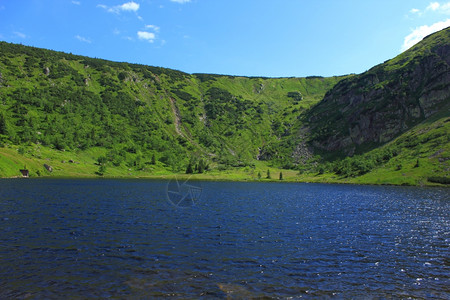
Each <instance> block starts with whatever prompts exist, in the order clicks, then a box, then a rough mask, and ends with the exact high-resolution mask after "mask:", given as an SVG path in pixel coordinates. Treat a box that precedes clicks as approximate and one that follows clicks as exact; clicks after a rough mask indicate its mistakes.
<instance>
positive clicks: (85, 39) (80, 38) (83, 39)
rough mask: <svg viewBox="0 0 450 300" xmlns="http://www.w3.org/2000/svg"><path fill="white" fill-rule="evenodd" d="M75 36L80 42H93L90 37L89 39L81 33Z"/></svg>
mask: <svg viewBox="0 0 450 300" xmlns="http://www.w3.org/2000/svg"><path fill="white" fill-rule="evenodd" d="M75 38H76V39H77V40H79V41H80V42H83V43H88V44H90V43H91V40H89V39H87V38H85V37H83V36H80V35H78V34H77V35H76V36H75Z"/></svg>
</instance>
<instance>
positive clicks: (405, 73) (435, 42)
mask: <svg viewBox="0 0 450 300" xmlns="http://www.w3.org/2000/svg"><path fill="white" fill-rule="evenodd" d="M0 53H1V56H0V176H1V177H14V176H19V175H20V172H19V170H20V169H28V170H29V172H30V176H35V177H36V176H66V177H77V176H83V177H90V176H92V177H93V176H96V177H97V176H108V177H154V178H161V177H165V176H173V175H175V174H185V173H189V176H191V175H190V174H191V173H192V174H194V178H199V179H229V180H271V179H268V178H266V177H269V176H265V175H266V174H270V172H272V174H273V178H276V179H277V180H278V179H279V178H283V180H286V181H313V182H348V183H371V184H399V185H400V184H406V185H440V184H448V182H449V163H448V159H449V157H450V154H449V138H450V134H449V133H450V130H449V126H450V125H449V122H448V121H449V120H450V118H449V117H450V116H449V108H450V107H449V102H450V101H449V100H450V29H445V30H443V31H440V32H438V33H435V34H433V35H431V36H429V37H427V38H425V39H424V40H423V41H422V42H420V43H419V44H417V45H416V46H414V47H413V48H411V49H409V50H407V51H406V52H404V53H402V54H401V55H399V56H397V57H396V58H394V59H392V60H389V61H387V62H385V63H383V64H381V65H378V66H375V67H374V68H372V69H370V70H369V71H367V72H365V73H363V74H360V75H348V76H339V77H306V78H263V77H238V76H226V75H214V74H187V73H183V72H180V71H176V70H171V69H166V68H160V67H151V66H145V65H137V64H130V63H118V62H111V61H106V60H101V59H93V58H89V57H84V56H77V55H72V54H66V53H61V52H55V51H50V50H45V49H39V48H34V47H28V46H22V45H16V44H9V43H6V42H0ZM280 172H282V174H283V175H282V176H281V174H280V176H278V173H280ZM261 174H264V176H262V175H261Z"/></svg>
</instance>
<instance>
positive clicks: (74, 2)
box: [72, 1, 81, 5]
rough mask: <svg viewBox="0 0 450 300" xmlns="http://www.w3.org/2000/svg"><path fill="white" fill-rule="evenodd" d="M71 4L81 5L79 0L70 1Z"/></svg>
mask: <svg viewBox="0 0 450 300" xmlns="http://www.w3.org/2000/svg"><path fill="white" fill-rule="evenodd" d="M72 4H75V5H81V2H80V1H72Z"/></svg>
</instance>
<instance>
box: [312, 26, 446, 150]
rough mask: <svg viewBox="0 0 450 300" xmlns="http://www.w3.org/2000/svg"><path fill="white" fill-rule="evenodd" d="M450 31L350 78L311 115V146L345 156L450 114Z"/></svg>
mask: <svg viewBox="0 0 450 300" xmlns="http://www.w3.org/2000/svg"><path fill="white" fill-rule="evenodd" d="M449 100H450V28H447V29H445V30H443V31H441V32H439V33H436V34H433V35H431V36H428V37H426V38H425V39H424V40H423V41H422V42H421V43H419V44H417V45H416V46H414V47H413V48H411V49H409V50H407V51H406V52H404V53H402V54H401V55H399V56H397V57H396V58H394V59H392V60H389V61H387V62H385V63H383V64H381V65H378V66H375V67H373V68H372V69H370V70H369V71H367V72H365V73H363V74H361V75H358V76H354V77H351V78H347V79H345V80H342V81H341V82H339V83H338V84H337V85H336V86H335V87H334V88H333V89H331V90H330V91H329V92H328V93H327V94H326V95H325V97H324V99H323V101H321V102H320V103H319V104H318V105H316V106H315V107H314V108H313V109H312V110H311V111H310V112H309V113H308V114H307V115H306V118H305V121H306V122H307V123H308V126H309V128H310V132H311V135H310V137H309V142H310V144H311V145H312V146H313V147H314V148H315V149H318V150H320V151H327V152H329V151H333V152H334V153H341V154H343V155H353V154H355V153H361V152H363V151H366V150H367V149H370V148H372V147H374V146H376V145H380V144H384V143H386V142H388V141H390V140H392V139H393V138H394V137H396V136H398V135H400V134H401V133H403V132H405V131H407V130H408V129H410V128H411V127H412V126H414V125H417V124H418V123H420V122H422V121H423V120H425V119H427V118H429V117H431V116H432V115H433V114H435V113H436V112H438V111H441V110H443V109H444V110H447V112H448V109H449Z"/></svg>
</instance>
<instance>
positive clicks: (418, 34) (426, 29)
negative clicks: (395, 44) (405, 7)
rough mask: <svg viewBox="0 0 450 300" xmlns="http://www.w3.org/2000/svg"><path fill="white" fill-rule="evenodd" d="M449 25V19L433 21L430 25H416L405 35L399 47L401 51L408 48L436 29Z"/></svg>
mask: <svg viewBox="0 0 450 300" xmlns="http://www.w3.org/2000/svg"><path fill="white" fill-rule="evenodd" d="M449 26H450V19H447V20H445V21H441V22H437V23H434V24H432V25H430V26H428V25H424V26H420V27H417V28H416V29H414V30H413V31H412V32H411V33H410V34H408V35H407V36H406V37H405V39H404V41H403V45H402V48H401V52H403V51H405V50H408V49H409V48H411V47H412V46H414V45H415V44H417V43H418V42H420V41H421V40H422V39H423V38H424V37H426V36H427V35H430V34H432V33H434V32H436V31H439V30H442V29H444V28H447V27H449Z"/></svg>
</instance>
